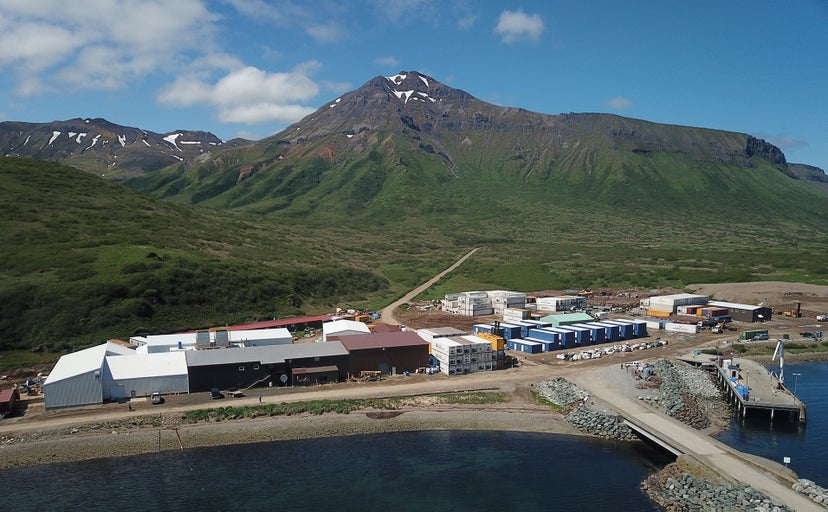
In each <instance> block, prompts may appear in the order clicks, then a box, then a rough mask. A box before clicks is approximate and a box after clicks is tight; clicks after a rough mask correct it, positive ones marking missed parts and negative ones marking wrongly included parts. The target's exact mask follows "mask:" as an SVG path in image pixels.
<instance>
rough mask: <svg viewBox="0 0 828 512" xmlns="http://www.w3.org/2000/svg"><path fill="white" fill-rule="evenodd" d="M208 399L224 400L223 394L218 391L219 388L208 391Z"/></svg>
mask: <svg viewBox="0 0 828 512" xmlns="http://www.w3.org/2000/svg"><path fill="white" fill-rule="evenodd" d="M210 398H211V399H213V400H221V399H222V398H224V393H222V392H221V391H219V388H213V389H211V390H210Z"/></svg>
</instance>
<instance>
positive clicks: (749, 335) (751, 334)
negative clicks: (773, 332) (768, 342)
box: [739, 329, 768, 341]
mask: <svg viewBox="0 0 828 512" xmlns="http://www.w3.org/2000/svg"><path fill="white" fill-rule="evenodd" d="M760 334H763V335H765V336H767V335H768V330H767V329H752V330H749V331H742V332H740V333H739V339H740V340H742V341H748V340H752V339H753V338H755V337H756V336H759V335H760Z"/></svg>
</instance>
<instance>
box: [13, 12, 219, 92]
mask: <svg viewBox="0 0 828 512" xmlns="http://www.w3.org/2000/svg"><path fill="white" fill-rule="evenodd" d="M217 19H218V18H217V16H215V15H213V14H211V13H210V12H209V11H208V10H207V9H206V7H205V6H204V4H203V3H202V1H201V0H176V1H175V2H168V1H165V0H142V1H141V2H135V1H132V0H95V1H94V2H92V1H90V2H87V3H85V4H84V5H83V6H81V7H79V6H78V5H77V4H74V3H72V2H65V1H62V0H38V1H37V2H30V1H21V0H18V1H4V2H0V72H8V71H11V72H12V73H13V74H14V75H15V76H16V79H17V83H18V85H17V91H18V93H19V94H35V93H39V92H43V91H44V90H46V86H45V85H44V84H48V88H49V89H50V90H52V91H58V90H64V89H65V88H66V87H67V86H68V87H70V88H72V89H113V88H117V87H123V86H125V85H126V84H127V83H129V82H131V81H134V80H136V79H141V78H143V77H145V76H146V75H147V74H149V73H152V72H155V71H158V70H174V69H176V67H177V66H178V65H179V64H180V61H181V60H187V59H188V58H189V54H190V53H191V52H197V53H205V50H204V49H203V48H205V47H206V48H208V50H206V53H209V48H210V46H211V41H212V33H213V31H214V23H215V21H216V20H217Z"/></svg>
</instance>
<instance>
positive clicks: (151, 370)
mask: <svg viewBox="0 0 828 512" xmlns="http://www.w3.org/2000/svg"><path fill="white" fill-rule="evenodd" d="M102 380H103V398H104V400H121V399H124V398H135V397H139V396H149V395H151V394H152V393H161V394H162V395H165V394H171V393H189V392H190V385H189V378H188V376H187V359H186V357H185V355H184V352H183V351H179V352H166V353H159V354H133V355H129V356H120V355H118V356H107V357H106V364H105V365H104V369H103V379H102Z"/></svg>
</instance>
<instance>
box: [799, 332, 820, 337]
mask: <svg viewBox="0 0 828 512" xmlns="http://www.w3.org/2000/svg"><path fill="white" fill-rule="evenodd" d="M799 335H800V336H802V337H803V338H816V334H815V333H813V332H801V333H799Z"/></svg>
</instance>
